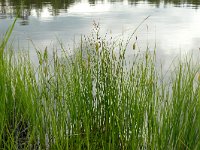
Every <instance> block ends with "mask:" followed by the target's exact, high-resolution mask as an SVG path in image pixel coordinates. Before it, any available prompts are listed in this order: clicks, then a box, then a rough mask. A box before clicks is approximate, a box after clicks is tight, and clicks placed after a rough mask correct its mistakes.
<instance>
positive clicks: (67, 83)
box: [0, 32, 200, 150]
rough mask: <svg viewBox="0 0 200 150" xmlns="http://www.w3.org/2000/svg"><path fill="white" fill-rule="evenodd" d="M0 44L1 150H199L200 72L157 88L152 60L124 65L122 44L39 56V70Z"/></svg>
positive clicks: (96, 41)
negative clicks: (199, 78)
mask: <svg viewBox="0 0 200 150" xmlns="http://www.w3.org/2000/svg"><path fill="white" fill-rule="evenodd" d="M97 33H98V32H97ZM8 34H10V32H8ZM7 36H8V35H6V36H5V37H6V38H5V39H7ZM4 41H7V40H4ZM4 41H3V42H2V44H1V45H4V46H1V49H0V51H1V52H2V54H1V56H2V57H1V60H0V62H1V63H0V104H1V105H0V148H1V149H92V150H93V149H106V150H107V149H160V150H163V149H200V143H199V141H200V131H199V129H200V124H199V121H200V120H199V119H200V112H199V111H200V102H199V100H200V95H199V93H200V86H199V85H200V84H199V81H198V78H197V77H196V75H197V73H198V71H199V67H200V66H199V65H198V64H197V65H193V64H192V63H191V60H189V61H188V60H185V61H184V62H183V63H182V62H180V63H178V64H177V67H175V71H174V72H172V73H171V76H170V77H171V78H170V79H169V80H161V78H162V73H160V72H159V71H158V70H157V68H155V63H156V59H155V58H156V56H155V54H151V53H150V52H149V51H148V50H147V51H146V52H145V53H142V52H140V55H136V56H135V57H134V58H133V59H134V63H129V64H128V62H127V61H126V58H125V54H126V49H124V47H123V46H122V45H123V44H122V43H119V45H116V44H115V43H113V44H112V42H110V43H109V42H108V41H106V40H105V39H102V38H100V37H99V35H98V34H97V36H96V37H94V38H89V39H87V40H86V41H84V42H83V40H81V44H80V47H79V48H76V50H75V51H74V55H73V56H70V55H67V53H65V51H63V55H62V58H60V57H58V53H57V52H54V53H53V57H52V58H50V57H49V56H48V48H45V50H44V51H36V52H37V54H38V62H39V65H38V66H37V67H35V66H34V65H33V63H32V62H31V60H30V57H29V55H27V54H23V53H19V54H18V53H16V52H15V51H14V50H11V49H7V50H6V47H5V42H4ZM116 49H117V51H116Z"/></svg>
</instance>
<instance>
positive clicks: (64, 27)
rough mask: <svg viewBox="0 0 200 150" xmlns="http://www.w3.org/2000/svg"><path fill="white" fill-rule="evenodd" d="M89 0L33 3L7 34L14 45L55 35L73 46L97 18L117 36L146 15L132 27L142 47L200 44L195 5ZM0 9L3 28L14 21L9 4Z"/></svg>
mask: <svg viewBox="0 0 200 150" xmlns="http://www.w3.org/2000/svg"><path fill="white" fill-rule="evenodd" d="M91 3H92V1H89V2H88V1H86V0H83V1H79V2H72V3H70V4H68V5H65V6H64V5H63V6H62V7H60V9H57V10H56V9H55V8H54V7H53V5H52V4H51V3H43V5H42V6H41V7H40V8H38V7H34V6H35V5H33V6H32V7H31V8H30V7H29V9H23V11H22V12H20V13H21V14H22V15H21V16H22V17H21V18H20V19H18V21H17V24H16V26H15V29H14V31H13V35H12V37H13V38H14V39H15V42H14V43H13V45H14V47H18V45H19V47H22V48H24V49H27V48H29V49H30V50H32V49H33V46H31V42H30V40H31V41H33V43H35V45H37V47H38V48H40V49H44V48H45V47H46V46H48V47H53V46H57V44H58V40H57V38H59V39H61V40H62V42H63V43H64V44H65V45H66V47H67V46H68V45H69V46H72V43H73V41H74V37H75V39H76V40H77V41H78V40H79V39H80V35H81V34H86V35H88V34H89V33H90V32H91V31H92V28H93V26H92V24H93V22H94V21H96V22H99V23H100V27H101V33H102V35H104V34H105V33H108V34H112V36H113V37H115V36H117V35H122V36H121V38H124V39H126V38H127V36H129V35H130V34H131V33H132V32H133V30H134V29H135V28H136V27H137V26H138V24H139V23H140V22H141V21H142V20H143V19H144V18H146V17H147V16H149V15H150V18H149V19H148V20H147V21H145V23H143V24H142V25H141V26H140V28H139V29H138V31H137V32H136V35H137V38H138V43H137V46H136V47H137V48H140V49H143V50H145V49H146V47H147V46H148V47H149V48H150V49H151V50H153V49H154V47H155V44H156V49H157V53H158V56H160V57H162V58H171V57H172V56H173V57H174V56H176V55H178V54H179V53H180V52H182V53H184V52H189V51H191V50H194V51H196V50H198V49H199V47H200V29H199V27H200V10H199V9H198V5H193V4H190V3H182V4H179V5H177V4H176V5H175V4H172V3H170V2H169V3H165V2H163V1H161V2H159V4H156V3H154V2H153V3H150V2H148V1H133V2H132V3H134V5H130V3H131V1H118V2H116V1H115V2H109V1H98V2H94V3H93V4H91ZM177 6H178V7H177ZM193 8H195V9H193ZM0 10H1V12H2V13H1V14H0V18H1V20H0V33H5V32H6V30H7V28H8V26H9V25H11V24H12V22H13V18H14V14H15V12H14V11H15V10H14V9H13V6H9V5H8V4H6V10H4V9H3V8H2V6H1V9H0ZM5 11H6V13H4V12H5ZM131 42H133V41H131ZM28 43H29V44H28ZM130 49H131V48H130ZM130 53H131V52H130Z"/></svg>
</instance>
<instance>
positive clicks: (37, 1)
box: [0, 0, 200, 25]
mask: <svg viewBox="0 0 200 150" xmlns="http://www.w3.org/2000/svg"><path fill="white" fill-rule="evenodd" d="M123 1H124V0H88V2H89V3H90V4H96V3H99V2H101V3H116V2H123ZM75 2H76V3H77V2H79V0H31V1H30V0H0V18H1V19H4V18H6V17H8V16H9V17H12V16H13V15H16V14H17V12H19V17H20V18H22V19H23V23H22V25H24V24H26V23H25V22H26V20H27V18H28V16H30V12H31V10H32V9H36V10H37V14H38V16H40V14H41V11H42V9H43V8H44V7H47V6H48V9H49V12H51V15H52V16H56V15H59V14H60V11H61V10H66V11H67V9H68V8H69V7H70V6H71V5H72V4H74V3H75ZM140 2H147V3H149V4H154V5H155V6H156V7H159V6H160V4H164V6H167V5H169V4H173V5H174V6H177V7H192V8H198V7H199V5H200V1H199V0H128V4H130V5H137V4H138V3H140Z"/></svg>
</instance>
